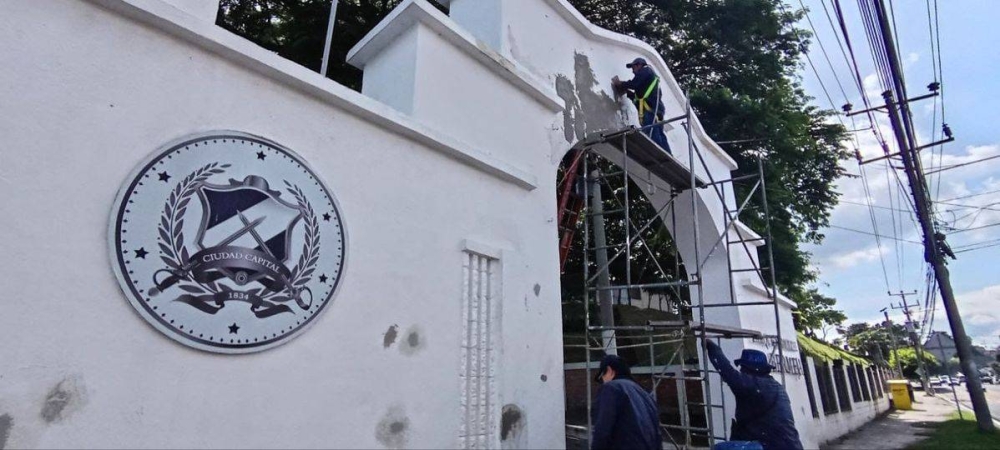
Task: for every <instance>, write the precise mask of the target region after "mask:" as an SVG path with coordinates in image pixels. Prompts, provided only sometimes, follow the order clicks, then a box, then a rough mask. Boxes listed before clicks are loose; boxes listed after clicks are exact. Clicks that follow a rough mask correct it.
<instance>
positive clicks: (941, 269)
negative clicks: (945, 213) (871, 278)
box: [875, 0, 995, 432]
mask: <svg viewBox="0 0 1000 450" xmlns="http://www.w3.org/2000/svg"><path fill="white" fill-rule="evenodd" d="M875 10H876V15H877V16H878V28H879V31H880V34H881V37H882V43H883V44H884V47H885V51H886V56H887V58H886V59H888V63H889V74H888V75H890V80H891V82H892V89H890V90H888V91H886V92H885V93H883V94H882V96H883V97H884V98H885V103H886V104H885V106H886V108H887V109H888V112H889V120H890V121H891V123H892V130H893V133H894V134H895V137H896V142H897V144H898V146H899V155H900V156H901V157H902V160H903V168H904V170H905V172H906V178H907V181H909V184H910V192H911V194H913V203H914V206H916V210H917V211H916V214H917V219H918V220H919V222H920V228H921V231H922V232H923V238H924V239H923V240H924V259H925V260H926V261H927V263H929V264H930V265H931V267H932V268H933V269H934V276H935V278H936V279H937V282H938V287H939V288H940V289H941V302H942V303H943V304H944V308H945V312H947V314H948V323H949V324H950V325H951V331H952V335H953V336H955V347H956V349H957V350H958V358H959V360H960V361H961V364H962V371H963V372H964V373H965V379H966V388H967V389H968V390H969V397H970V398H971V400H972V409H973V411H975V413H976V423H977V425H978V426H979V430H980V431H984V432H992V431H993V430H995V427H994V425H993V418H992V417H991V416H990V406H989V404H987V403H986V395H985V394H984V393H983V385H982V381H981V380H980V379H979V369H978V368H976V362H975V361H973V359H972V342H971V341H970V340H969V338H968V336H967V335H966V334H965V325H964V324H963V323H962V316H961V315H959V312H958V304H957V303H956V302H955V293H954V291H952V289H951V274H950V273H949V272H948V267H947V266H946V265H945V261H944V256H943V254H942V250H946V251H948V252H949V253H950V252H951V250H949V249H947V247H946V246H945V247H944V248H942V246H944V245H945V244H944V235H943V234H939V233H938V231H937V230H936V229H935V225H934V222H933V220H931V211H930V197H929V196H928V194H927V180H926V179H924V173H923V170H922V169H921V167H920V159H919V157H918V154H917V149H918V147H919V146H918V145H917V142H916V133H915V131H914V129H913V121H912V116H911V115H910V107H909V102H910V100H909V99H908V97H907V94H906V86H905V84H904V82H903V71H902V68H901V64H900V62H899V55H898V53H897V51H896V44H895V42H893V30H892V28H891V27H890V26H889V14H888V11H887V9H886V5H885V0H875ZM893 92H895V94H894V93H893ZM897 98H898V99H899V103H896V99H897ZM900 110H902V111H900ZM939 241H940V242H939Z"/></svg>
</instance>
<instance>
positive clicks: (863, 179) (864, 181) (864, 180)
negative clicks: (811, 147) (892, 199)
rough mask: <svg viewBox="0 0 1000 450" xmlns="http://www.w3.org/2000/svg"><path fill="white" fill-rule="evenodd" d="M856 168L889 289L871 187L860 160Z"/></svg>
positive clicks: (886, 285) (883, 274)
mask: <svg viewBox="0 0 1000 450" xmlns="http://www.w3.org/2000/svg"><path fill="white" fill-rule="evenodd" d="M858 169H859V171H860V172H861V182H862V184H863V185H864V188H865V200H866V201H867V203H868V215H869V217H870V218H871V221H872V231H874V232H875V233H874V234H875V246H876V248H877V249H878V259H879V262H880V263H882V277H883V279H884V280H885V290H886V291H888V290H889V271H888V270H886V268H885V254H884V252H883V251H882V237H881V236H879V232H878V221H876V220H875V209H873V208H872V206H873V205H872V202H871V198H872V194H871V189H870V188H869V186H868V175H867V173H866V172H865V166H862V165H861V162H858Z"/></svg>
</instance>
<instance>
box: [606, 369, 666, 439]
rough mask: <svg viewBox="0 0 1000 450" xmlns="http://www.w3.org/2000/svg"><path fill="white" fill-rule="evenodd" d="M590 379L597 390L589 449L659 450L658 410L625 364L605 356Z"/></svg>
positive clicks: (651, 398)
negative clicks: (594, 375) (597, 384)
mask: <svg viewBox="0 0 1000 450" xmlns="http://www.w3.org/2000/svg"><path fill="white" fill-rule="evenodd" d="M594 380H595V381H597V382H598V383H600V384H601V387H600V388H599V389H598V390H597V398H596V399H595V400H594V408H593V411H592V414H593V416H592V417H591V419H592V421H593V423H594V428H593V436H592V437H591V440H590V448H591V449H595V450H596V449H601V450H603V449H634V450H662V449H663V442H662V440H661V437H660V415H659V409H657V407H656V402H654V401H653V397H652V396H651V395H650V394H649V393H648V392H646V391H645V390H643V389H642V386H639V384H638V383H636V382H635V380H633V379H632V371H631V369H630V368H629V365H628V363H626V362H625V361H623V360H622V359H621V358H619V357H618V356H617V355H607V356H605V357H604V359H602V360H601V366H600V369H599V370H598V372H597V376H596V377H595V378H594Z"/></svg>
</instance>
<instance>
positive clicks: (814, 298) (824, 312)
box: [792, 289, 847, 338]
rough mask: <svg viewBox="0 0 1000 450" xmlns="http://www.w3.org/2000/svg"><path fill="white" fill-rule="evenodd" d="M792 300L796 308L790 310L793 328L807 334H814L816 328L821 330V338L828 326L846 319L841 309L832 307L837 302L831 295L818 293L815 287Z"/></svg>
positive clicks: (824, 335)
mask: <svg viewBox="0 0 1000 450" xmlns="http://www.w3.org/2000/svg"><path fill="white" fill-rule="evenodd" d="M793 300H795V301H796V303H797V304H798V309H796V310H795V311H793V312H792V320H793V321H794V323H795V329H797V330H801V331H802V332H803V333H806V334H807V335H809V336H814V337H815V336H816V330H820V331H822V333H823V335H822V336H820V337H821V338H825V337H826V331H825V330H826V329H827V328H828V327H832V326H837V325H840V324H841V323H843V322H844V321H845V320H847V316H845V315H844V312H843V311H840V310H837V309H834V308H833V305H834V304H836V303H837V301H836V300H834V299H833V298H832V297H827V296H825V295H823V294H820V293H819V291H818V290H816V289H807V290H805V291H804V292H803V293H802V294H801V295H797V296H796V298H794V299H793Z"/></svg>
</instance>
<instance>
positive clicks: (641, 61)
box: [625, 58, 649, 69]
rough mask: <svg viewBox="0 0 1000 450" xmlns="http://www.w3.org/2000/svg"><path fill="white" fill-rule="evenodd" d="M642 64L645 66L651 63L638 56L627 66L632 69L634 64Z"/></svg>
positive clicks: (626, 65)
mask: <svg viewBox="0 0 1000 450" xmlns="http://www.w3.org/2000/svg"><path fill="white" fill-rule="evenodd" d="M640 64H641V65H644V66H648V65H649V64H646V60H645V59H642V58H636V59H634V60H632V62H630V63H628V64H625V67H627V68H629V69H631V68H632V66H636V65H640Z"/></svg>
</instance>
